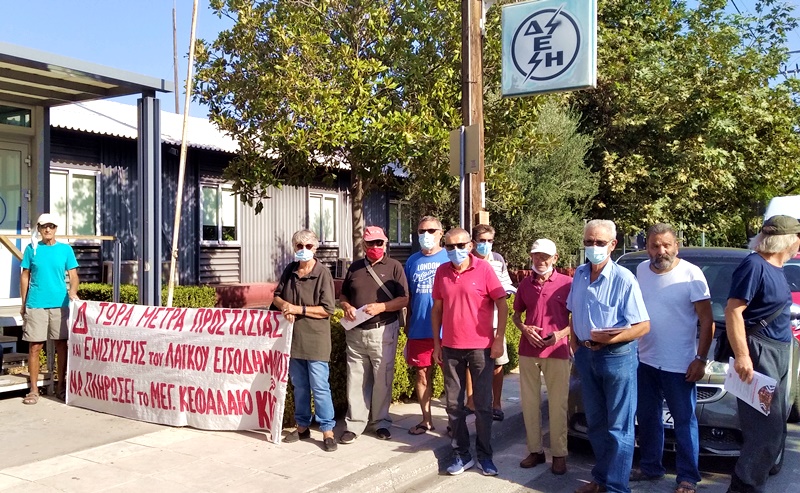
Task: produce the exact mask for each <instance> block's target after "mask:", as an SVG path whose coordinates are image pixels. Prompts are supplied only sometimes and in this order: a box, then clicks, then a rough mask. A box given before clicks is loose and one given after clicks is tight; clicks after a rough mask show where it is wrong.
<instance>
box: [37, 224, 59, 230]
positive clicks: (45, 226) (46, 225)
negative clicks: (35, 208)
mask: <svg viewBox="0 0 800 493" xmlns="http://www.w3.org/2000/svg"><path fill="white" fill-rule="evenodd" d="M39 227H40V228H42V229H56V228H57V227H58V226H56V225H55V224H53V223H47V224H40V225H39Z"/></svg>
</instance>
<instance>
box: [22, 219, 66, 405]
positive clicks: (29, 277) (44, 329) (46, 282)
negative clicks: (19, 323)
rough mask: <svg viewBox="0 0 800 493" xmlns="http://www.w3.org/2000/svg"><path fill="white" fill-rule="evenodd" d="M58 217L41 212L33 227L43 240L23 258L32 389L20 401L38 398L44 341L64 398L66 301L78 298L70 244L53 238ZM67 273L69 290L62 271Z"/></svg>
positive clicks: (33, 244)
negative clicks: (52, 348)
mask: <svg viewBox="0 0 800 493" xmlns="http://www.w3.org/2000/svg"><path fill="white" fill-rule="evenodd" d="M58 222H59V221H58V219H57V218H56V216H54V215H53V214H47V213H45V214H42V215H41V216H39V220H38V221H37V222H36V229H37V232H38V233H39V235H41V237H42V240H41V241H36V239H35V238H34V241H32V242H31V244H30V245H28V247H27V248H25V254H24V255H23V257H22V264H21V266H22V274H21V275H20V287H19V292H20V296H21V297H22V308H21V309H20V314H21V315H22V318H23V321H24V323H23V327H22V340H24V341H28V343H29V344H28V347H29V352H28V372H29V373H30V382H31V391H30V393H29V394H28V395H26V396H25V398H24V399H23V400H22V403H23V404H36V403H37V402H38V401H39V352H40V351H41V350H42V347H43V346H44V343H45V341H46V340H47V339H48V338H50V339H52V340H54V341H55V345H56V355H57V359H58V361H57V363H58V367H57V374H58V391H57V393H56V396H57V397H58V398H59V399H61V400H65V399H66V393H67V386H66V371H67V339H68V338H69V329H68V327H67V320H68V319H69V300H71V299H72V300H77V299H78V283H79V281H78V270H77V269H78V261H77V260H76V259H75V253H74V252H73V251H72V247H70V246H69V245H67V244H65V243H58V242H57V241H56V229H57V228H58ZM65 272H66V273H67V274H68V275H69V291H68V290H67V285H66V283H65V282H64V273H65Z"/></svg>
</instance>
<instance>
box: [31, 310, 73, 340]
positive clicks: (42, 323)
mask: <svg viewBox="0 0 800 493" xmlns="http://www.w3.org/2000/svg"><path fill="white" fill-rule="evenodd" d="M68 321H69V308H26V309H25V318H24V323H23V325H22V340H23V341H28V342H44V341H46V340H48V339H53V340H64V339H69V327H68V326H67V322H68Z"/></svg>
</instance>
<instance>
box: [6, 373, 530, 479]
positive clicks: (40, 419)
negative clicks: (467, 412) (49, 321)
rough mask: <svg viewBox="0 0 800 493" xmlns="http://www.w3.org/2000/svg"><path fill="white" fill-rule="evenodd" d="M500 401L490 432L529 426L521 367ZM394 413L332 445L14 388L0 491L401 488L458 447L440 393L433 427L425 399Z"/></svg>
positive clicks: (315, 437) (317, 437)
mask: <svg viewBox="0 0 800 493" xmlns="http://www.w3.org/2000/svg"><path fill="white" fill-rule="evenodd" d="M503 409H504V411H505V415H506V419H505V420H504V421H502V422H495V423H494V426H493V437H496V438H498V439H499V438H502V437H503V436H505V435H508V434H512V433H513V434H519V433H522V429H523V427H522V415H521V409H520V404H519V375H518V374H516V373H512V374H511V375H508V376H507V377H506V379H505V384H504V386H503ZM391 414H392V416H393V418H394V423H393V425H392V429H391V431H392V435H393V438H392V440H388V441H384V440H379V439H377V438H375V437H374V436H372V435H370V434H365V435H363V436H361V437H359V438H358V440H356V441H355V442H354V443H352V444H349V445H341V444H340V445H339V450H338V451H336V452H332V453H331V452H325V450H324V449H323V447H322V433H320V432H319V431H318V430H316V429H312V433H311V440H310V441H301V442H297V443H292V444H281V445H275V444H272V443H270V442H268V441H267V436H266V434H265V433H263V432H213V431H203V430H196V429H193V428H172V427H166V426H160V425H154V424H150V423H142V422H139V421H132V420H128V419H125V418H118V417H116V416H110V415H106V414H102V413H97V412H93V411H87V410H84V409H80V408H75V407H69V406H65V405H64V404H63V403H60V402H58V401H56V400H53V399H49V398H44V397H43V398H42V399H40V400H39V403H38V404H37V405H35V406H23V405H22V404H21V398H18V397H13V398H12V397H9V398H5V399H0V419H2V421H3V428H4V430H5V432H4V437H3V443H4V445H5V453H4V454H3V462H2V466H0V467H2V469H0V491H13V492H36V493H39V492H41V493H53V492H57V491H67V492H72V491H74V492H81V493H90V492H98V491H108V492H126V491H130V492H134V491H136V492H138V491H142V490H149V491H170V492H183V491H186V492H217V491H223V490H224V491H226V492H227V491H231V492H235V491H242V492H258V491H270V492H284V491H285V492H299V491H315V492H329V491H330V492H333V491H337V492H339V491H345V492H346V491H353V492H356V491H357V492H381V491H395V490H397V489H402V486H403V485H408V484H411V483H413V481H414V480H415V479H417V478H419V477H420V476H423V475H427V474H435V473H436V471H438V470H439V461H440V460H443V459H447V458H449V457H450V451H451V450H452V449H451V445H450V440H449V439H448V438H447V435H446V430H447V418H446V415H445V411H444V406H443V401H441V400H438V401H434V403H433V415H434V426H435V428H436V429H435V431H433V432H429V433H427V434H424V435H418V436H413V435H409V434H408V433H407V430H408V429H409V428H411V427H412V426H413V425H415V424H416V423H418V422H419V419H420V411H419V405H418V404H416V403H410V404H402V403H401V404H395V405H393V406H392V408H391ZM474 419H475V418H474V417H469V418H468V422H469V423H472V422H473V421H474ZM342 425H343V423H339V425H338V426H337V430H336V436H337V437H338V436H339V435H341V433H342V431H343V430H342V429H341V428H342ZM471 428H473V427H472V426H471ZM473 429H474V428H473ZM493 439H494V438H493Z"/></svg>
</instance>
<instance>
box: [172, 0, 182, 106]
mask: <svg viewBox="0 0 800 493" xmlns="http://www.w3.org/2000/svg"><path fill="white" fill-rule="evenodd" d="M172 72H173V74H174V76H175V113H180V112H181V102H180V97H181V96H180V94H179V93H178V87H179V86H178V10H177V8H176V7H175V0H172Z"/></svg>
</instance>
